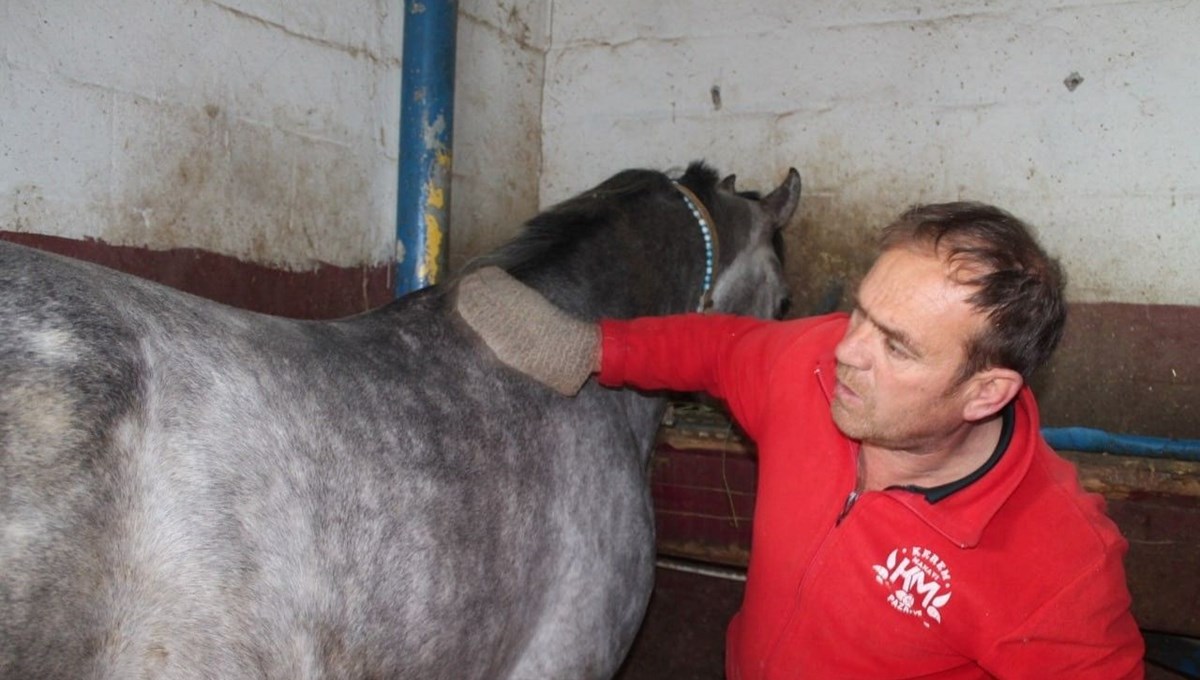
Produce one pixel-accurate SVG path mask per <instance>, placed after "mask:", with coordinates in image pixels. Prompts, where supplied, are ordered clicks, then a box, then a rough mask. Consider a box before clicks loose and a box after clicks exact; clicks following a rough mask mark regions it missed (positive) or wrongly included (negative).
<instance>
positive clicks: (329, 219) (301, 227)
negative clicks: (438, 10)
mask: <svg viewBox="0 0 1200 680" xmlns="http://www.w3.org/2000/svg"><path fill="white" fill-rule="evenodd" d="M0 13H2V14H3V16H2V18H0V44H3V46H4V52H3V55H2V56H0V229H5V230H9V231H16V232H36V233H42V234H50V235H54V236H62V237H68V238H77V239H78V238H85V237H86V238H93V239H98V240H101V241H104V242H107V243H112V244H117V245H133V246H149V247H151V248H154V249H171V248H194V249H200V250H205V251H210V252H214V253H220V254H224V255H231V256H235V257H238V258H241V259H246V260H251V261H255V262H259V263H263V264H268V265H274V266H278V267H281V268H293V269H303V268H312V267H315V266H316V265H317V263H319V262H326V263H332V264H335V265H340V266H356V265H360V264H363V263H368V262H378V261H384V260H386V259H387V258H389V257H390V256H391V253H392V251H393V245H392V243H393V236H392V229H393V227H392V225H393V223H394V214H395V194H396V187H395V176H396V169H395V166H396V156H397V151H396V144H397V141H396V140H397V133H396V126H397V121H398V120H399V98H398V92H399V67H400V61H399V50H400V34H401V26H402V17H400V16H399V9H398V8H393V7H392V3H385V2H382V0H379V1H376V0H358V1H357V2H352V3H339V4H338V5H337V6H336V7H334V6H331V5H329V4H328V3H324V2H320V1H319V0H306V1H305V2H300V3H289V4H287V5H279V4H278V3H265V2H256V1H255V0H240V1H239V0H229V1H226V2H213V1H209V0H183V1H180V2H174V3H161V2H154V1H152V0H133V2H124V3H113V2H101V3H84V2H61V3H38V2H25V1H22V0H18V1H17V2H7V3H4V4H3V7H2V8H0Z"/></svg>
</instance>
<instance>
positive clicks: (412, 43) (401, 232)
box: [395, 0, 458, 296]
mask: <svg viewBox="0 0 1200 680" xmlns="http://www.w3.org/2000/svg"><path fill="white" fill-rule="evenodd" d="M457 27H458V2H457V0H404V54H403V59H404V63H403V72H404V74H403V80H402V81H401V84H400V177H399V182H400V187H399V192H398V196H397V199H396V202H397V205H396V246H397V247H396V251H397V252H396V287H395V293H396V295H397V296H400V295H404V294H405V293H408V292H411V291H414V290H418V289H420V288H424V287H426V286H430V285H433V284H434V283H437V281H438V278H439V276H441V275H442V274H443V273H444V272H445V271H446V248H447V245H448V240H447V237H448V234H449V226H450V223H449V219H448V218H449V215H450V169H451V149H452V146H453V145H452V140H453V133H454V49H455V37H456V36H455V33H456V31H457Z"/></svg>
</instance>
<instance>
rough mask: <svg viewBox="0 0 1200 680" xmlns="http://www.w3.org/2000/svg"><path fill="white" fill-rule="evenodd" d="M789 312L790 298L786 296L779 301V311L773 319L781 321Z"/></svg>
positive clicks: (790, 307)
mask: <svg viewBox="0 0 1200 680" xmlns="http://www.w3.org/2000/svg"><path fill="white" fill-rule="evenodd" d="M790 311H792V297H791V296H790V295H788V296H785V297H784V298H783V299H782V300H780V301H779V310H778V311H777V312H776V314H775V318H776V319H782V318H783V317H785V316H787V315H788V312H790Z"/></svg>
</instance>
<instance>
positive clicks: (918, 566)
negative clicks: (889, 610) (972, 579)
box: [872, 546, 950, 627]
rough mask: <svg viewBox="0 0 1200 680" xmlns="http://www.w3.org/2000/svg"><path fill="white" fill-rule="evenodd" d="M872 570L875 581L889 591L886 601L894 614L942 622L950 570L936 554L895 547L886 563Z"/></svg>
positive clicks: (918, 548) (913, 547) (915, 547)
mask: <svg viewBox="0 0 1200 680" xmlns="http://www.w3.org/2000/svg"><path fill="white" fill-rule="evenodd" d="M872 569H874V570H875V582H876V583H879V584H880V585H884V586H887V587H888V588H889V589H890V590H891V592H890V593H889V594H888V598H887V600H888V603H889V604H891V605H892V606H893V607H895V608H896V610H897V611H901V612H904V613H905V614H908V615H910V616H915V617H917V618H919V619H926V618H929V619H933V620H934V621H936V622H938V623H941V622H942V607H945V606H946V603H947V602H949V601H950V567H949V566H947V565H946V563H945V562H943V561H942V558H940V557H938V556H937V553H934V552H932V551H930V550H928V549H927V548H921V547H918V546H912V547H911V548H910V547H904V548H896V549H895V550H893V551H892V552H891V554H890V555H888V556H887V561H886V563H885V564H876V565H875V566H874V567H872ZM923 623H924V624H925V626H926V627H928V626H929V622H928V621H923Z"/></svg>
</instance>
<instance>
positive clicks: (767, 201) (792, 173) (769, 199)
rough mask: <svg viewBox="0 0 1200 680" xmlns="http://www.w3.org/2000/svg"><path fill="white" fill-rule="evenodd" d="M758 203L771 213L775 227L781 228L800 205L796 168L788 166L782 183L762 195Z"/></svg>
mask: <svg viewBox="0 0 1200 680" xmlns="http://www.w3.org/2000/svg"><path fill="white" fill-rule="evenodd" d="M759 205H760V206H762V209H763V210H765V211H766V212H767V214H769V215H771V217H772V220H773V221H774V223H775V228H776V229H782V228H783V226H784V225H786V224H787V223H788V221H789V220H791V219H792V213H794V212H796V208H797V206H799V205H800V173H798V172H796V168H789V169H788V176H787V179H785V180H783V184H780V185H779V186H778V187H776V188H775V190H774V191H772V192H771V193H769V194H767V195H766V196H764V197H763V199H762V201H761V202H760V203H759Z"/></svg>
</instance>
